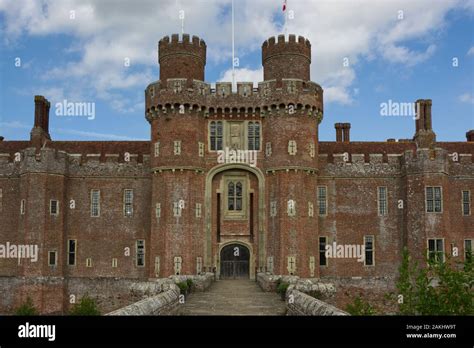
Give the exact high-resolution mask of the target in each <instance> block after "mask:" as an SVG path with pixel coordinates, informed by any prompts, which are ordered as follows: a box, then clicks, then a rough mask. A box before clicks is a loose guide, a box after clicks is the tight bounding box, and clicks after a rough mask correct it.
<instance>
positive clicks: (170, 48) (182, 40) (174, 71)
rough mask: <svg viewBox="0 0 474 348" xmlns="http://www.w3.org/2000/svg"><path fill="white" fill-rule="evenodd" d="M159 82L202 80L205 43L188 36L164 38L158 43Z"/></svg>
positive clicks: (174, 35) (176, 35)
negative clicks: (171, 79) (172, 79)
mask: <svg viewBox="0 0 474 348" xmlns="http://www.w3.org/2000/svg"><path fill="white" fill-rule="evenodd" d="M158 63H159V64H160V80H162V81H165V80H167V79H169V78H185V79H198V80H204V67H205V65H206V43H205V42H204V40H202V39H200V38H198V37H197V36H193V37H192V38H190V35H189V34H183V35H182V36H180V35H178V34H173V35H171V39H170V37H169V36H165V37H164V38H162V39H161V40H160V41H159V42H158Z"/></svg>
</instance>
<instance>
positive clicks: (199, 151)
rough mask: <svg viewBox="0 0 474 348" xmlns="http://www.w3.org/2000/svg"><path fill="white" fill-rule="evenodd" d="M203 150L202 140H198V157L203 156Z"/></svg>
mask: <svg viewBox="0 0 474 348" xmlns="http://www.w3.org/2000/svg"><path fill="white" fill-rule="evenodd" d="M204 152H205V145H204V143H203V142H201V141H199V142H198V155H199V157H204Z"/></svg>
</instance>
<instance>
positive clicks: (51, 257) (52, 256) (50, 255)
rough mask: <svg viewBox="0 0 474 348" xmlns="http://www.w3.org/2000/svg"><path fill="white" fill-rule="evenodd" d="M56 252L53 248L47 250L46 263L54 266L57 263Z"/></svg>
mask: <svg viewBox="0 0 474 348" xmlns="http://www.w3.org/2000/svg"><path fill="white" fill-rule="evenodd" d="M57 255H58V254H57V252H56V251H54V250H50V251H49V252H48V265H49V266H56V265H57V263H58V258H57Z"/></svg>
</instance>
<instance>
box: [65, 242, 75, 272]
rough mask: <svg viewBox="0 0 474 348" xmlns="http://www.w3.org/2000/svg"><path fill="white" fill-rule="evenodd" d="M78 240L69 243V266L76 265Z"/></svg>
mask: <svg viewBox="0 0 474 348" xmlns="http://www.w3.org/2000/svg"><path fill="white" fill-rule="evenodd" d="M76 252H77V240H76V239H69V240H68V241H67V264H68V265H69V266H75V265H76Z"/></svg>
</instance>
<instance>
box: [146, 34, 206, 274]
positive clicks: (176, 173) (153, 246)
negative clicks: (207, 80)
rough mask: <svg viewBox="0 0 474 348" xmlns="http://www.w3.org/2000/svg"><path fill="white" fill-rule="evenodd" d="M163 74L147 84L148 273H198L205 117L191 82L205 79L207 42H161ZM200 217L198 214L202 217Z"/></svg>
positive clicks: (184, 39) (175, 37) (173, 38)
mask: <svg viewBox="0 0 474 348" xmlns="http://www.w3.org/2000/svg"><path fill="white" fill-rule="evenodd" d="M159 63H160V80H159V81H157V82H156V83H153V84H151V85H149V86H148V88H147V90H146V110H147V119H148V121H149V122H150V124H151V151H150V154H151V161H150V162H151V170H152V173H153V177H152V180H153V183H152V204H151V206H152V214H151V219H152V221H151V238H150V246H149V249H148V250H150V258H149V260H150V264H151V267H150V276H151V277H160V276H161V277H162V276H169V275H171V274H175V275H176V274H195V273H196V260H197V258H198V257H199V258H201V259H202V257H203V255H202V250H203V239H204V237H203V236H201V235H200V234H201V233H202V228H200V226H199V222H200V221H202V219H200V218H196V216H197V215H199V214H198V213H196V209H202V208H200V207H202V204H203V201H202V200H203V197H202V193H201V192H202V190H200V189H199V188H202V187H204V184H203V180H204V179H203V174H202V173H203V168H204V152H203V151H204V149H203V147H204V144H205V123H204V119H203V117H202V115H203V112H202V110H201V107H199V106H197V105H196V104H195V103H193V102H192V96H190V95H188V93H187V91H188V88H190V87H193V83H194V81H195V80H201V81H202V80H203V79H204V66H205V63H206V44H205V43H204V41H203V40H201V39H199V38H198V37H196V36H193V38H192V41H190V39H189V35H187V34H184V35H183V36H182V38H181V40H180V37H179V36H178V35H177V34H175V35H172V36H171V40H170V38H169V37H168V36H166V37H164V38H163V39H162V40H160V42H159ZM199 219H200V220H199Z"/></svg>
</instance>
